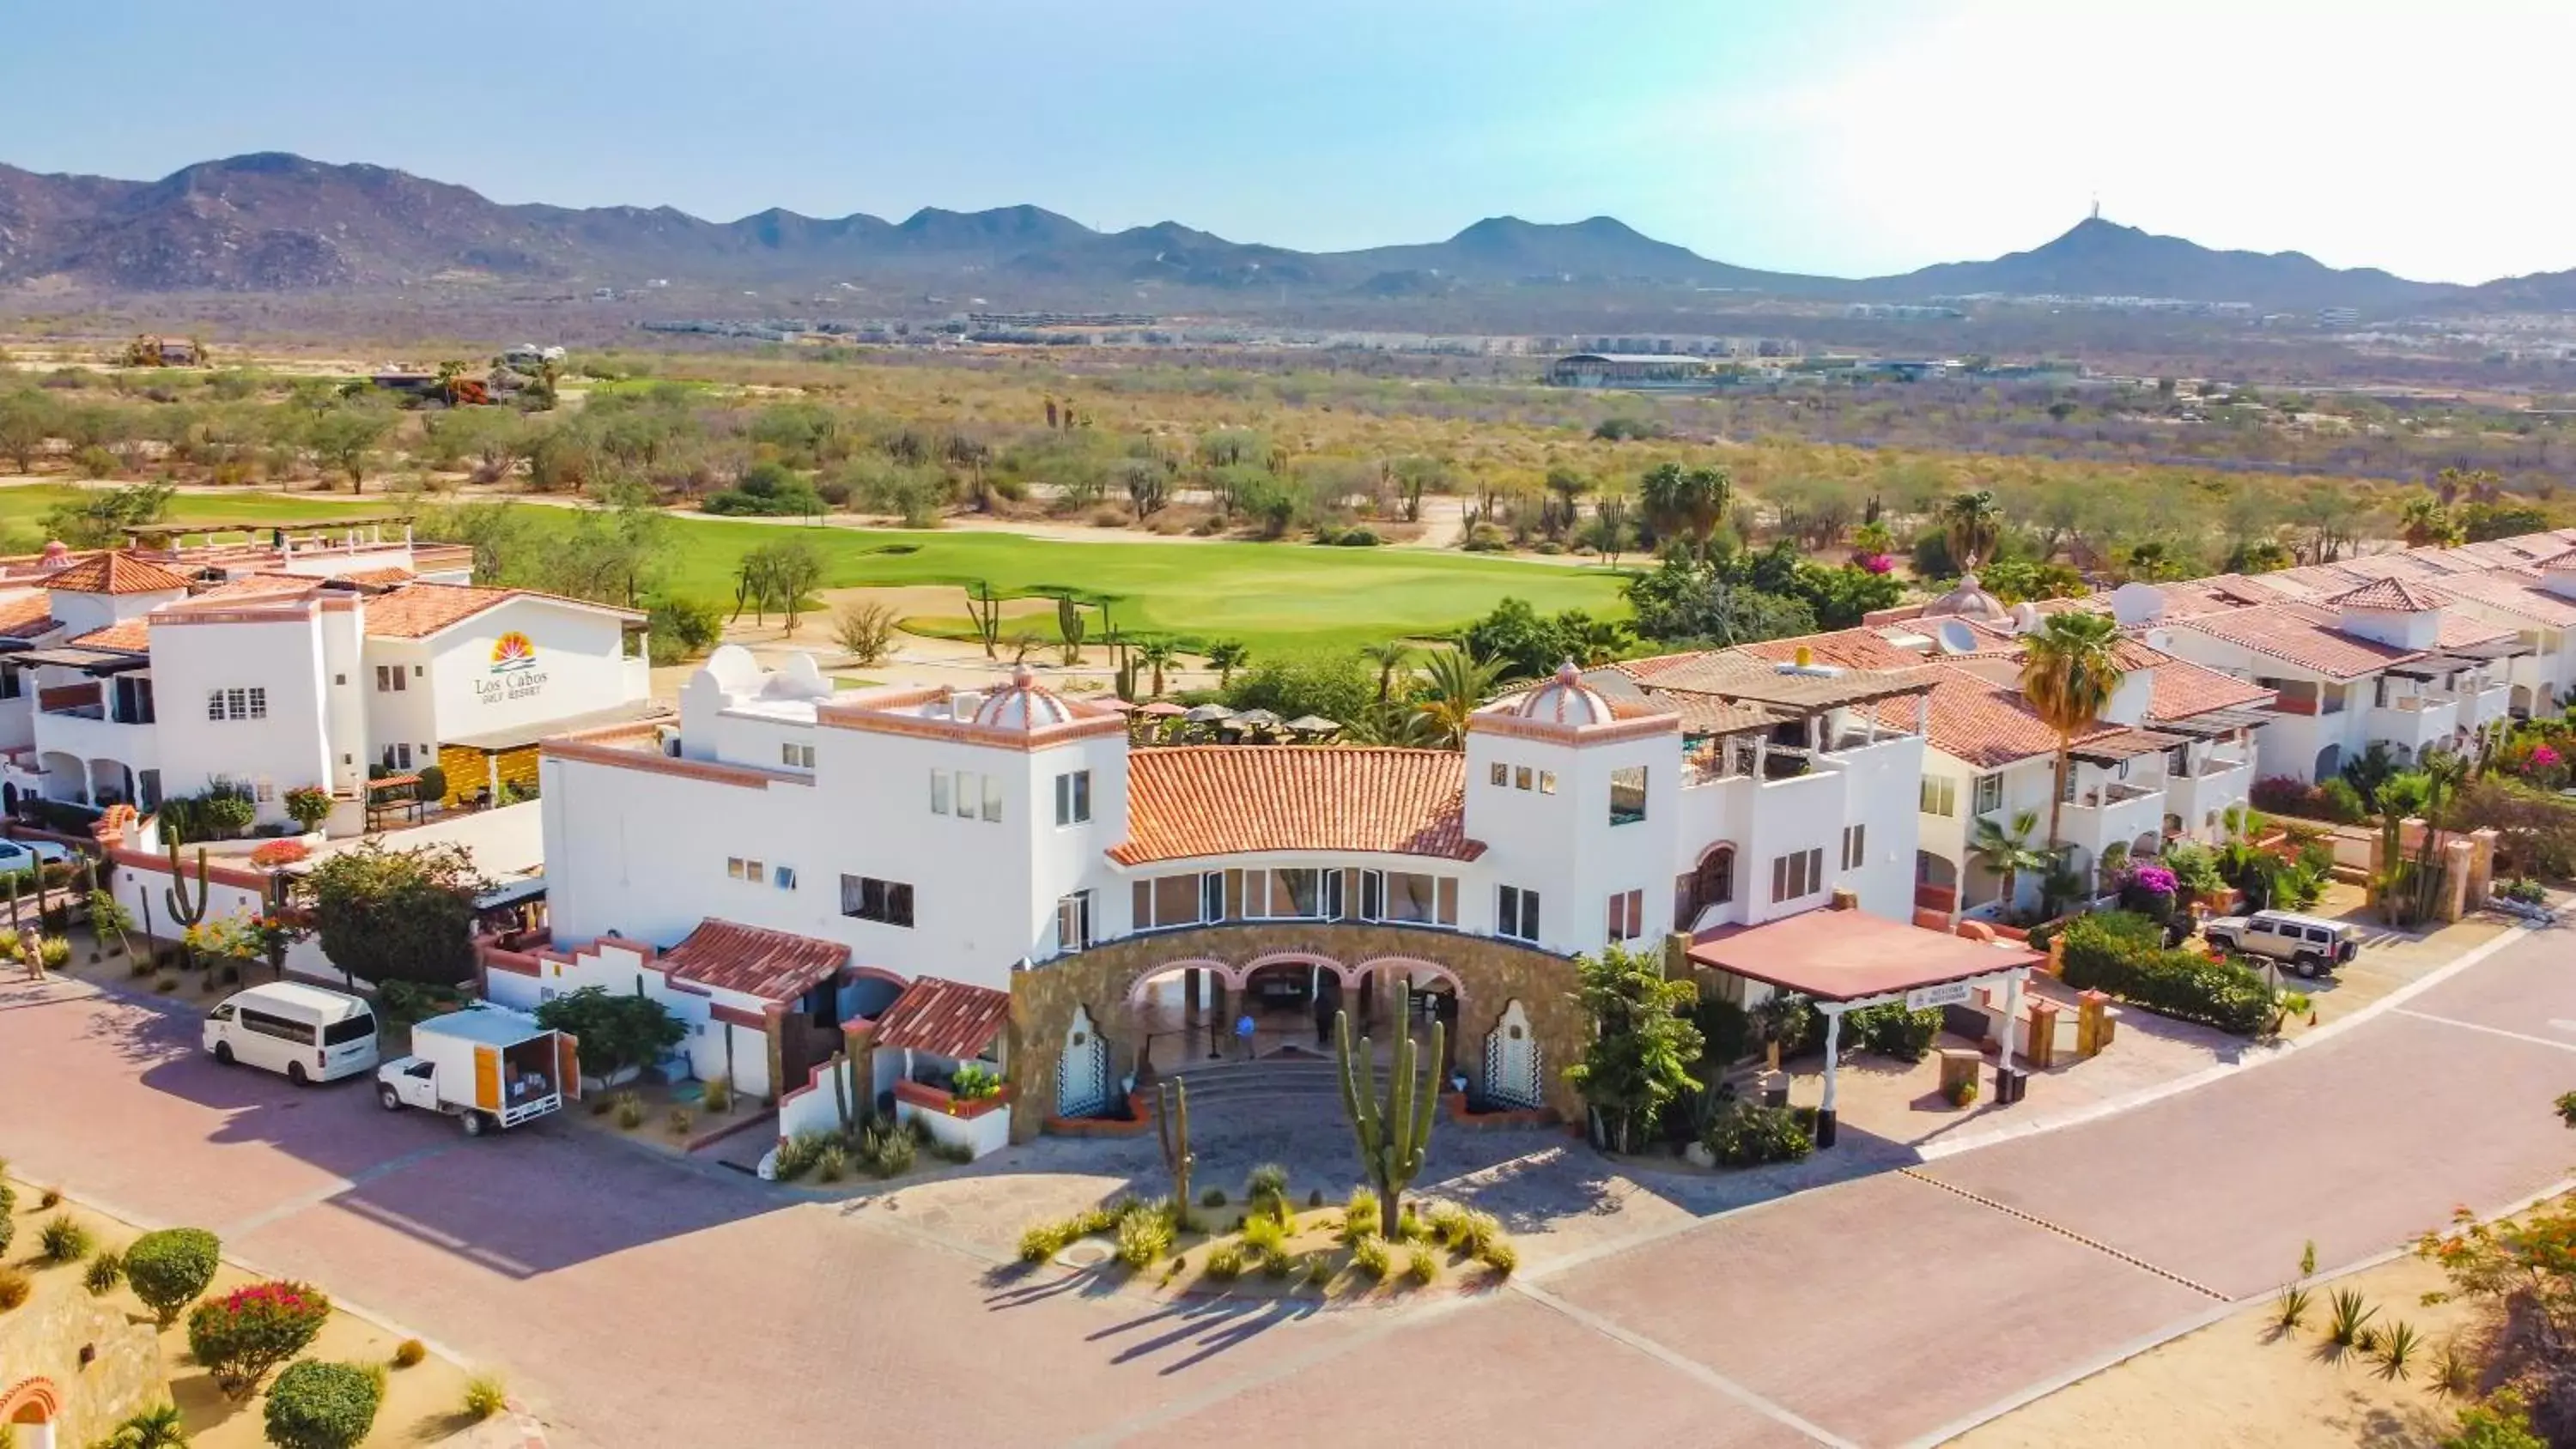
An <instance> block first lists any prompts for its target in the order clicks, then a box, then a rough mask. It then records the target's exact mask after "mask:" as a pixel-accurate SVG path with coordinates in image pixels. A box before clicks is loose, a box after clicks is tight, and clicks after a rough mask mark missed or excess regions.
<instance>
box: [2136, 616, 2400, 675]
mask: <svg viewBox="0 0 2576 1449" xmlns="http://www.w3.org/2000/svg"><path fill="white" fill-rule="evenodd" d="M2334 617H2335V616H2334V615H2333V614H2332V613H2330V612H2328V611H2326V610H2323V609H2319V608H2315V607H2313V606H2311V605H2307V604H2290V603H2281V604H2259V605H2256V606H2255V607H2253V608H2250V609H2236V610H2232V611H2230V612H2228V613H2224V614H2210V615H2207V616H2205V617H2202V618H2198V619H2186V620H2184V621H2182V622H2180V623H2178V624H2176V625H2174V627H2175V628H2177V629H2190V630H2193V631H2196V632H2198V633H2202V634H2206V635H2208V636H2209V637H2211V638H2213V639H2223V640H2226V641H2227V642H2228V643H2230V644H2234V645H2237V646H2238V647H2240V648H2244V649H2250V650H2252V651H2254V652H2255V653H2257V654H2261V655H2265V656H2267V657H2269V658H2273V659H2278V660H2280V661H2281V662H2283V663H2285V664H2293V665H2296V666H2298V667H2299V668H2301V669H2306V670H2311V671H2313V672H2315V673H2318V674H2322V675H2324V676H2326V677H2327V678H2329V679H2358V678H2360V677H2361V676H2363V675H2365V674H2373V673H2376V672H2378V671H2379V670H2382V669H2385V668H2387V667H2388V666H2389V665H2391V664H2402V663H2405V662H2406V661H2408V660H2410V659H2421V658H2423V657H2424V655H2423V651H2421V650H2418V649H2400V648H2398V647H2396V646H2395V645H2392V644H2380V643H2376V642H2374V641H2372V640H2369V639H2364V638H2362V637H2361V636H2360V635H2358V634H2347V633H2344V632H2343V631H2342V630H2340V629H2337V628H2335V627H2334Z"/></svg>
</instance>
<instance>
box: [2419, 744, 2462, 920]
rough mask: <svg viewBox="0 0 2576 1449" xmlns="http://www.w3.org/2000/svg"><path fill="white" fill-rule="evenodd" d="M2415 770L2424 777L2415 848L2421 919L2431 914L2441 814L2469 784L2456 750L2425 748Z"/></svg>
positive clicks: (2459, 754)
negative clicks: (2419, 836)
mask: <svg viewBox="0 0 2576 1449" xmlns="http://www.w3.org/2000/svg"><path fill="white" fill-rule="evenodd" d="M2415 769H2416V771H2417V773H2419V774H2421V775H2422V776H2423V777H2424V809H2423V815H2422V819H2423V821H2424V839H2423V841H2422V843H2421V844H2419V845H2418V846H2417V847H2416V851H2415V919H2416V920H2417V921H2419V922H2421V921H2427V920H2430V919H2432V916H2433V907H2434V898H2433V891H2434V884H2435V880H2436V877H2435V875H2434V873H2433V852H2434V849H2435V847H2436V845H2437V843H2438V842H2439V841H2440V839H2441V834H2442V815H2443V813H2444V812H2445V811H2447V810H2449V809H2450V807H2451V802H2452V801H2453V800H2455V799H2457V798H2459V794H2460V788H2461V787H2462V786H2463V785H2466V784H2467V783H2468V780H2469V757H2468V756H2466V755H2463V754H2461V753H2460V752H2459V751H2457V750H2444V749H2428V750H2426V751H2425V752H2424V753H2423V754H2422V755H2421V756H2419V757H2417V759H2416V761H2415Z"/></svg>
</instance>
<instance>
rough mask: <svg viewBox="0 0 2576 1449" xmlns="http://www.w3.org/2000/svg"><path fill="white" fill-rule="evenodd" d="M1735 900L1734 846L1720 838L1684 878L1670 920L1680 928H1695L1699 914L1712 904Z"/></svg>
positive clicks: (1719, 904)
mask: <svg viewBox="0 0 2576 1449" xmlns="http://www.w3.org/2000/svg"><path fill="white" fill-rule="evenodd" d="M1734 902H1735V847H1734V846H1732V845H1730V844H1727V843H1726V842H1724V841H1720V842H1718V843H1717V844H1715V845H1712V846H1710V847H1709V848H1708V849H1707V850H1706V851H1704V852H1702V853H1701V855H1700V858H1699V864H1698V865H1697V866H1694V867H1693V868H1692V870H1691V873H1690V874H1689V875H1688V876H1686V877H1684V884H1683V886H1682V898H1681V900H1680V901H1679V902H1678V903H1676V906H1675V909H1674V911H1673V922H1674V924H1675V925H1677V926H1679V927H1680V928H1681V929H1682V930H1685V931H1693V930H1697V929H1698V928H1699V924H1700V917H1701V916H1702V915H1704V914H1706V913H1707V912H1708V911H1709V910H1710V909H1711V908H1712V907H1716V906H1725V905H1732V904H1734ZM1711 924H1714V922H1712V923H1711Z"/></svg>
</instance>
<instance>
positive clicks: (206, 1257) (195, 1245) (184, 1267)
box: [125, 1228, 223, 1328]
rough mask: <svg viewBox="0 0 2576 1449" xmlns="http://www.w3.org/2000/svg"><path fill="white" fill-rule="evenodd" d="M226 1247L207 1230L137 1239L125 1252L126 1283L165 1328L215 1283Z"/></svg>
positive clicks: (164, 1230)
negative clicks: (209, 1285) (207, 1287)
mask: <svg viewBox="0 0 2576 1449" xmlns="http://www.w3.org/2000/svg"><path fill="white" fill-rule="evenodd" d="M222 1265H223V1245H222V1244H221V1243H219V1242H218V1241H216V1238H215V1235H214V1234H212V1233H210V1232H207V1231H206V1230H205V1229H204V1228H162V1229H160V1230H159V1231H157V1232H149V1233H145V1234H144V1235H143V1236H141V1237H139V1238H136V1239H135V1240H134V1242H133V1243H132V1244H131V1245H130V1246H128V1247H127V1248H126V1250H125V1281H126V1283H127V1285H128V1286H130V1287H131V1288H133V1290H134V1296H135V1297H137V1298H140V1299H142V1300H143V1306H144V1307H146V1308H149V1309H151V1310H152V1314H153V1317H154V1318H156V1319H158V1320H159V1321H160V1324H161V1326H162V1327H163V1328H167V1327H169V1326H170V1325H171V1324H173V1323H176V1322H178V1321H179V1313H180V1311H181V1310H182V1309H184V1308H186V1307H187V1306H188V1305H189V1304H190V1303H193V1302H195V1301H196V1299H197V1295H198V1294H200V1293H203V1292H205V1291H206V1285H207V1284H210V1283H212V1282H214V1281H215V1270H216V1269H217V1268H219V1267H221V1266H222Z"/></svg>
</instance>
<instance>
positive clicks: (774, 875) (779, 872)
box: [769, 865, 796, 891]
mask: <svg viewBox="0 0 2576 1449" xmlns="http://www.w3.org/2000/svg"><path fill="white" fill-rule="evenodd" d="M769 878H770V880H771V882H772V883H774V884H775V885H777V887H778V888H779V889H780V890H783V891H792V890H794V889H796V867H794V866H792V865H782V866H780V867H779V868H778V869H776V870H774V871H771V872H770V874H769Z"/></svg>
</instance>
